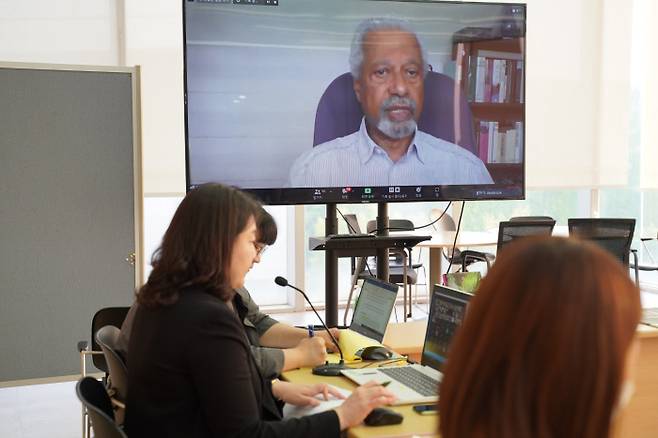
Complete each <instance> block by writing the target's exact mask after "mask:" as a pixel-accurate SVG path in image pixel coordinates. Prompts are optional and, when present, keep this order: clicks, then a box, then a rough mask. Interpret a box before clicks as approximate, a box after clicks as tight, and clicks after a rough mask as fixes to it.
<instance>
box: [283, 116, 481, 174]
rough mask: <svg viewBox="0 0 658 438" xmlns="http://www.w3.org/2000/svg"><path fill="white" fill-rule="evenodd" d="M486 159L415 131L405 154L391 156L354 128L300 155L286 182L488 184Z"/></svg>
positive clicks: (362, 126)
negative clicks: (393, 159) (394, 157)
mask: <svg viewBox="0 0 658 438" xmlns="http://www.w3.org/2000/svg"><path fill="white" fill-rule="evenodd" d="M492 183H493V180H492V179H491V175H489V172H488V171H487V168H486V167H485V166H484V163H483V162H482V161H481V160H480V159H479V158H478V157H476V156H475V155H473V154H472V153H471V152H469V151H467V150H466V149H464V148H462V147H461V146H458V145H456V144H454V143H450V142H448V141H445V140H442V139H440V138H436V137H433V136H431V135H429V134H427V133H425V132H422V131H419V130H416V133H415V135H414V138H413V139H412V142H411V144H410V145H409V148H408V149H407V152H406V154H405V155H403V156H402V157H401V158H400V159H399V160H398V161H392V160H391V159H390V158H389V156H388V154H387V153H386V151H385V150H384V149H382V148H381V147H380V146H378V145H377V144H375V142H374V141H373V140H372V139H371V138H370V136H368V132H367V131H366V125H365V120H362V121H361V127H360V128H359V130H358V131H356V132H355V133H353V134H350V135H347V136H345V137H341V138H337V139H335V140H331V141H328V142H326V143H322V144H320V145H318V146H316V147H314V148H313V149H310V150H309V151H307V152H305V153H304V154H302V155H301V156H300V157H299V158H297V160H295V162H294V163H293V165H292V168H291V169H290V179H289V185H290V187H368V186H375V187H376V186H380V187H383V186H405V185H407V186H412V185H413V186H421V185H451V184H492Z"/></svg>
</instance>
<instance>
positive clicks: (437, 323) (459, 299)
mask: <svg viewBox="0 0 658 438" xmlns="http://www.w3.org/2000/svg"><path fill="white" fill-rule="evenodd" d="M471 296H472V295H471V294H470V293H468V292H462V291H459V290H457V289H451V288H448V287H445V286H440V285H438V284H436V285H434V290H433V291H432V302H431V303H430V314H429V316H428V319H427V332H426V333H425V344H424V345H423V356H422V358H421V364H422V365H427V366H430V367H432V368H434V369H435V370H438V371H441V369H442V367H443V366H444V365H445V362H446V360H447V357H448V349H449V348H450V343H451V342H452V338H453V337H454V335H455V332H456V331H457V328H458V327H459V326H460V325H461V324H462V321H463V319H464V315H465V314H466V305H467V304H468V301H469V299H470V298H471Z"/></svg>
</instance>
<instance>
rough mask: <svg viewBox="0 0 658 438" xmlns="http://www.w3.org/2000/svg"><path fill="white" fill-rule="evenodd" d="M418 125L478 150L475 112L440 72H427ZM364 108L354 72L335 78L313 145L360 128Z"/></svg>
mask: <svg viewBox="0 0 658 438" xmlns="http://www.w3.org/2000/svg"><path fill="white" fill-rule="evenodd" d="M424 102H425V103H424V105H423V112H422V114H421V116H420V119H419V120H418V128H419V129H420V130H421V131H424V132H426V133H428V134H430V135H432V136H434V137H437V138H441V139H443V140H446V141H449V142H451V143H455V144H458V145H460V146H461V147H463V148H465V149H467V150H469V151H471V152H473V153H475V151H476V148H475V131H474V128H473V115H472V113H471V108H470V106H469V104H468V102H467V100H466V96H465V95H464V93H463V92H462V90H461V88H460V87H458V86H457V85H456V84H455V81H454V80H453V79H452V78H450V77H449V76H446V75H444V74H441V73H437V72H433V71H429V72H427V74H426V75H425V100H424ZM362 118H363V112H362V111H361V105H360V104H359V101H358V100H356V95H355V94H354V85H353V78H352V74H351V73H343V74H342V75H340V76H338V77H337V78H336V79H334V80H333V81H332V82H331V83H330V84H329V86H328V87H327V89H326V90H325V91H324V93H323V94H322V97H320V101H319V102H318V108H317V111H316V114H315V131H314V134H313V146H317V145H319V144H322V143H325V142H327V141H330V140H333V139H335V138H339V137H344V136H346V135H349V134H352V133H353V132H356V131H358V130H359V126H360V124H361V119H362Z"/></svg>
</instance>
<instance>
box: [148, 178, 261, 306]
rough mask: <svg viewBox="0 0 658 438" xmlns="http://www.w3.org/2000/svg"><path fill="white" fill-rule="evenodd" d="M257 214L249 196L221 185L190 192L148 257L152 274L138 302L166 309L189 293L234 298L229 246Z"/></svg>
mask: <svg viewBox="0 0 658 438" xmlns="http://www.w3.org/2000/svg"><path fill="white" fill-rule="evenodd" d="M260 209H261V207H260V205H259V204H258V203H257V202H256V201H255V200H253V199H252V198H251V197H249V196H248V195H246V194H244V193H243V192H241V191H239V190H237V189H234V188H232V187H227V186H224V185H221V184H205V185H203V186H200V187H198V188H196V189H194V190H192V191H190V192H189V193H188V194H187V196H185V198H184V199H183V201H182V202H181V203H180V205H179V206H178V209H177V210H176V213H175V214H174V217H173V219H172V220H171V223H170V224H169V228H167V231H166V232H165V235H164V237H163V239H162V244H161V245H160V247H159V248H158V249H157V250H156V252H155V253H154V254H153V258H152V260H151V264H152V266H153V270H152V271H151V274H150V275H149V278H148V281H147V282H146V284H145V285H144V286H142V288H141V289H140V291H139V293H138V295H137V301H138V302H139V303H140V304H143V305H145V306H147V307H155V306H167V305H171V304H173V303H175V302H176V301H177V300H178V296H179V294H180V293H181V291H182V290H184V289H186V288H189V287H194V288H197V289H201V290H204V291H206V292H208V293H210V294H213V295H216V296H218V297H220V298H221V299H222V300H229V299H231V298H233V294H234V291H233V290H232V289H231V287H230V279H229V278H228V272H229V264H230V261H231V260H230V259H231V251H232V249H233V243H234V242H235V239H236V237H237V235H238V234H240V233H241V232H242V231H243V230H244V229H245V227H246V226H247V223H248V221H249V219H250V218H254V219H255V218H257V217H258V215H259V212H260Z"/></svg>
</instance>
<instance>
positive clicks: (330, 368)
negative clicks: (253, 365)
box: [274, 277, 347, 376]
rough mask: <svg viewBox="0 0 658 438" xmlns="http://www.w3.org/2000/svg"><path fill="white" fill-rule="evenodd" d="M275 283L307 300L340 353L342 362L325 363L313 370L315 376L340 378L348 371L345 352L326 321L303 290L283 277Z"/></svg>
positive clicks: (275, 280)
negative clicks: (344, 371) (343, 372)
mask: <svg viewBox="0 0 658 438" xmlns="http://www.w3.org/2000/svg"><path fill="white" fill-rule="evenodd" d="M274 282H275V283H276V284H278V285H279V286H282V287H286V286H288V287H291V288H293V289H295V290H296V291H297V292H299V293H300V294H302V296H303V297H304V298H305V299H306V302H307V303H308V304H309V305H310V306H311V309H313V311H314V312H315V315H316V316H317V317H318V319H319V320H320V322H321V323H322V327H324V329H325V330H326V331H327V333H328V334H329V336H330V337H331V340H332V341H333V342H334V345H335V346H336V348H337V349H338V353H340V362H338V363H329V362H325V364H324V365H318V366H317V367H315V368H313V374H317V375H319V376H340V375H341V374H340V371H341V370H344V369H346V368H347V367H346V366H345V361H344V360H343V351H342V350H341V349H340V346H339V345H338V341H336V338H334V335H332V334H331V331H329V328H328V327H327V325H326V324H325V323H324V320H323V319H322V318H321V317H320V315H319V314H318V312H317V310H315V307H313V304H312V303H311V300H309V299H308V297H307V296H306V294H305V293H304V291H303V290H301V289H300V288H298V287H295V286H293V285H292V284H290V283H288V280H286V279H285V278H283V277H276V278H275V279H274Z"/></svg>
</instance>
